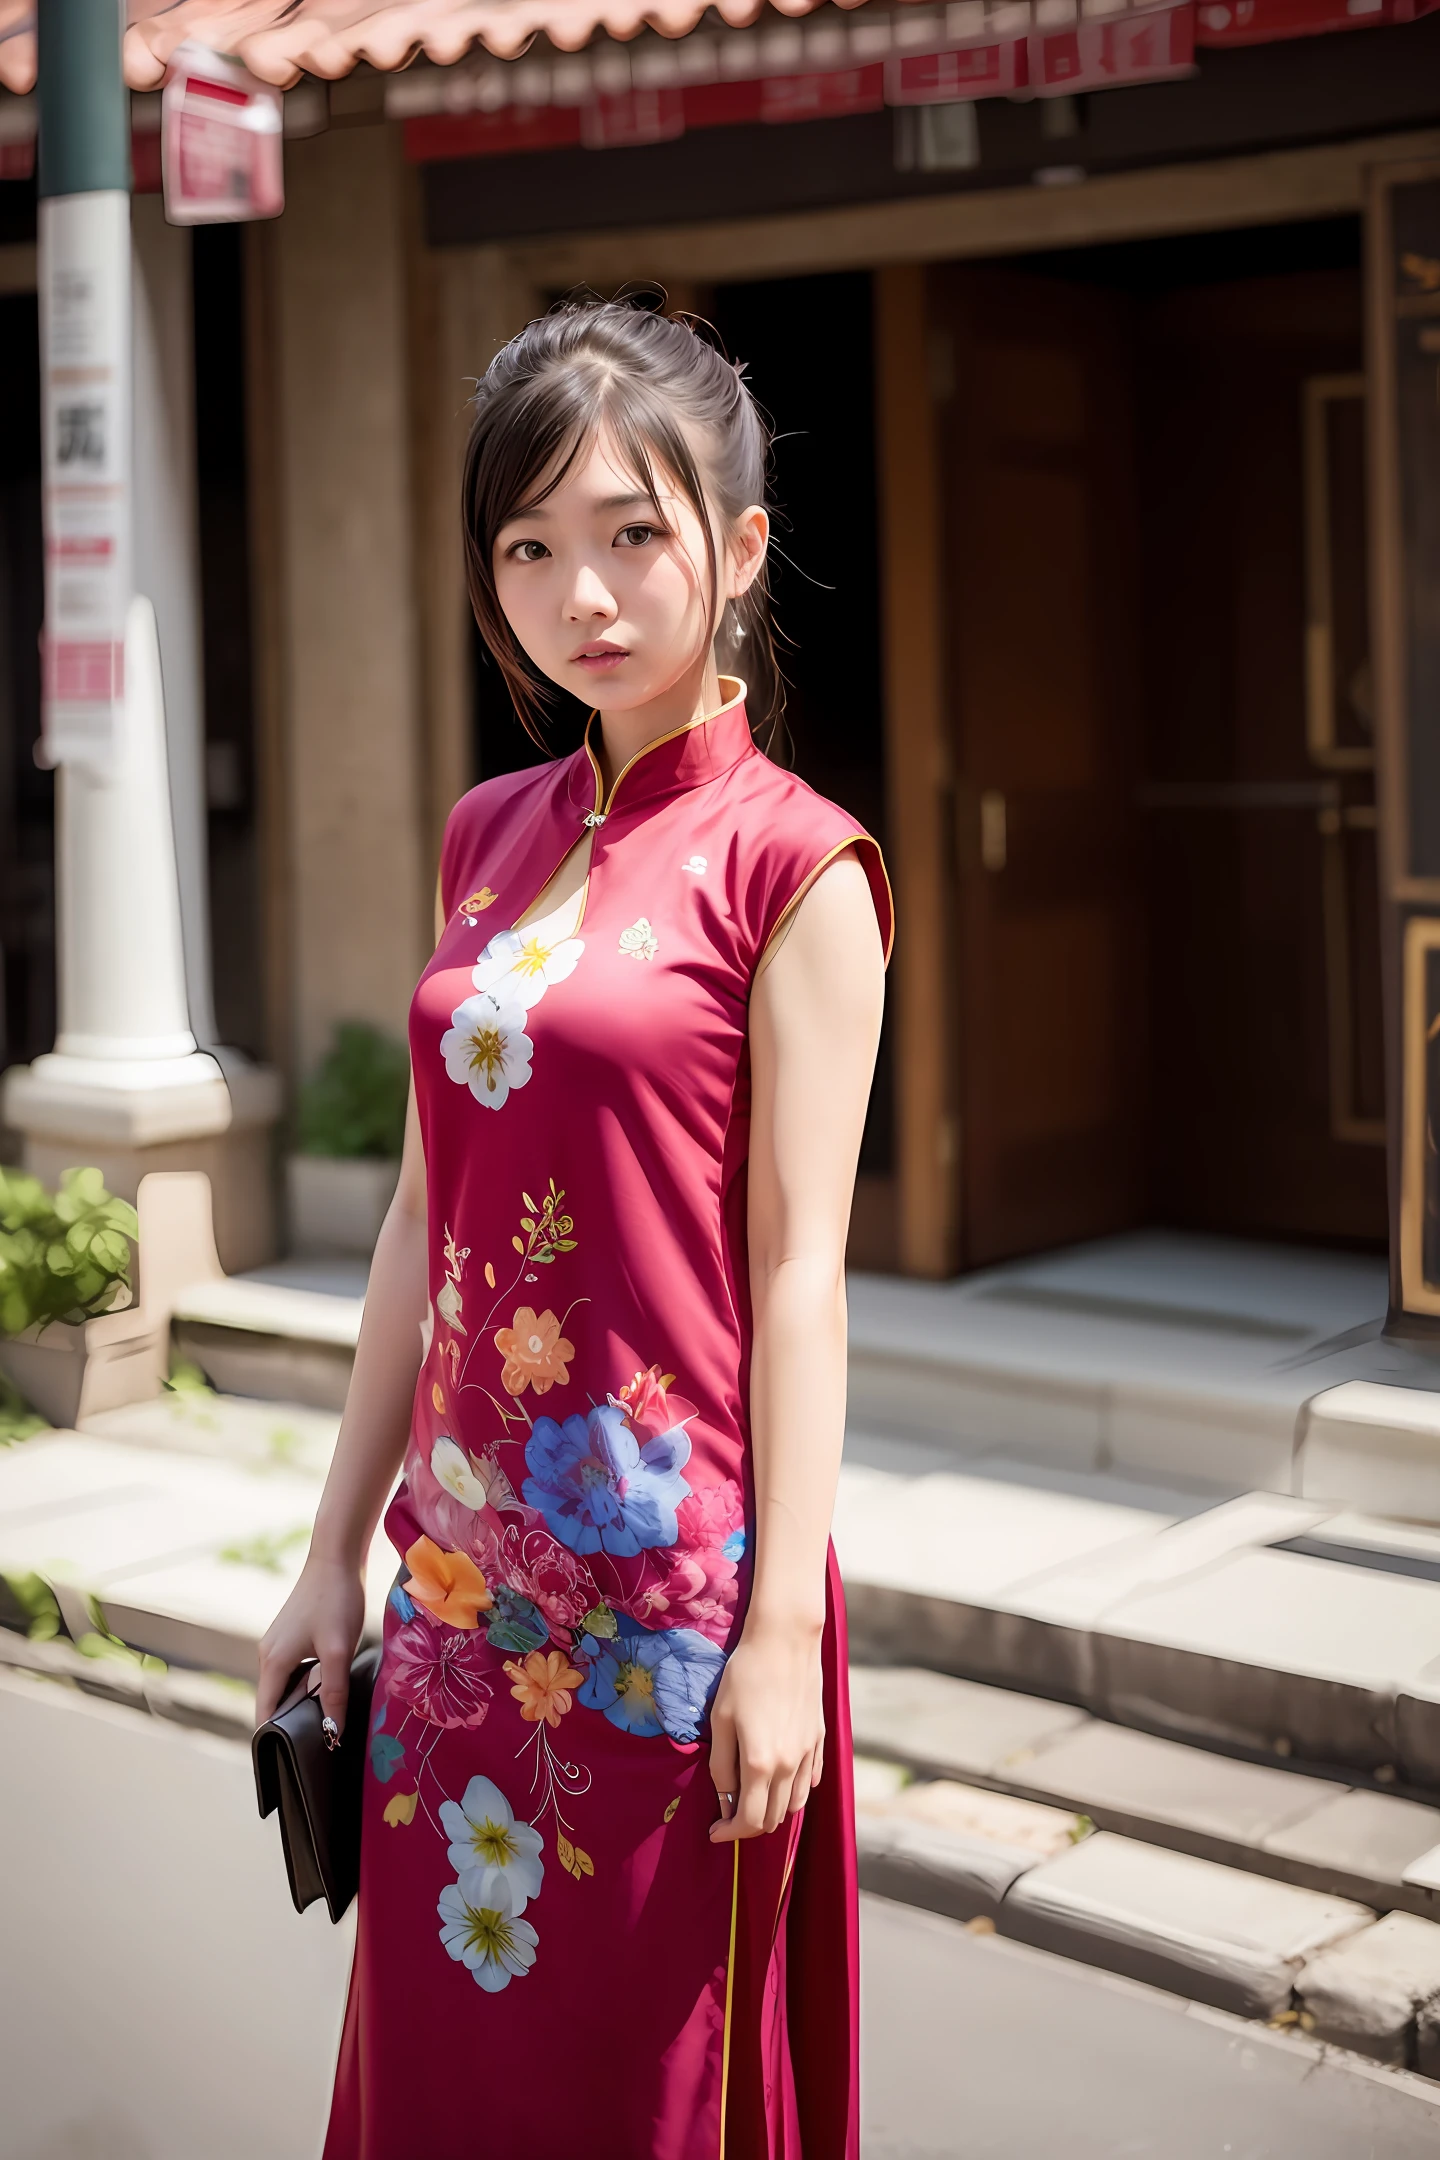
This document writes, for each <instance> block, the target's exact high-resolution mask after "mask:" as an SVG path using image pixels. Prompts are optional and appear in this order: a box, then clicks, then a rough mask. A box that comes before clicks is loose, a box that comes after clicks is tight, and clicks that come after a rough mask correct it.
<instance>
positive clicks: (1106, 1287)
mask: <svg viewBox="0 0 1440 2160" xmlns="http://www.w3.org/2000/svg"><path fill="white" fill-rule="evenodd" d="M1385 1307H1386V1281H1385V1268H1384V1262H1383V1261H1381V1260H1379V1259H1372V1258H1369V1257H1367V1256H1363V1255H1353V1254H1344V1253H1328V1252H1318V1251H1313V1250H1312V1251H1296V1250H1291V1249H1287V1248H1285V1247H1280V1246H1263V1245H1254V1244H1246V1243H1243V1242H1241V1241H1238V1240H1229V1239H1223V1238H1211V1237H1201V1236H1193V1235H1186V1234H1184V1233H1176V1232H1168V1231H1141V1232H1135V1233H1130V1234H1127V1235H1124V1236H1119V1237H1112V1238H1103V1239H1099V1240H1096V1241H1095V1242H1093V1243H1091V1244H1088V1245H1083V1246H1079V1247H1076V1248H1073V1249H1071V1250H1068V1251H1062V1252H1057V1253H1049V1254H1043V1255H1041V1256H1039V1257H1037V1258H1034V1259H1029V1260H1023V1261H1018V1262H1012V1263H1008V1264H1007V1265H1005V1266H1003V1267H997V1268H991V1269H985V1270H981V1271H979V1272H977V1273H975V1274H972V1275H968V1276H964V1277H962V1278H960V1279H959V1280H958V1281H955V1282H947V1283H915V1282H905V1281H901V1280H899V1279H897V1278H894V1277H885V1276H877V1275H856V1276H854V1277H852V1279H851V1284H850V1401H851V1410H852V1415H853V1416H854V1418H855V1421H856V1423H857V1424H858V1425H861V1426H868V1427H873V1428H874V1429H875V1430H878V1431H882V1432H892V1433H904V1434H907V1435H908V1436H910V1437H913V1438H919V1439H928V1440H931V1441H932V1442H936V1443H939V1444H940V1445H942V1446H944V1447H946V1448H947V1449H950V1450H952V1451H953V1452H955V1453H958V1454H960V1455H979V1454H986V1453H989V1452H991V1451H992V1450H995V1449H1000V1450H1003V1451H1005V1452H1013V1453H1016V1454H1019V1455H1021V1456H1023V1457H1026V1458H1028V1459H1030V1460H1032V1461H1040V1462H1047V1463H1050V1464H1052V1465H1056V1466H1060V1467H1064V1468H1067V1469H1072V1470H1080V1471H1094V1470H1099V1469H1101V1468H1106V1467H1109V1468H1118V1469H1120V1470H1122V1471H1124V1472H1126V1473H1127V1474H1129V1475H1132V1476H1136V1477H1142V1478H1159V1479H1163V1480H1167V1481H1173V1480H1205V1481H1208V1482H1209V1483H1211V1484H1212V1485H1216V1486H1220V1487H1228V1488H1229V1489H1231V1490H1232V1491H1233V1490H1236V1489H1241V1490H1243V1489H1245V1488H1248V1487H1252V1486H1262V1487H1266V1488H1269V1489H1272V1490H1275V1491H1281V1492H1290V1491H1294V1492H1302V1493H1303V1492H1306V1491H1308V1490H1310V1487H1309V1485H1308V1484H1307V1482H1306V1481H1305V1477H1304V1465H1303V1463H1299V1462H1297V1458H1296V1440H1297V1425H1298V1423H1299V1421H1300V1419H1301V1416H1302V1412H1303V1410H1304V1407H1305V1405H1306V1403H1307V1402H1308V1401H1309V1399H1310V1398H1311V1397H1313V1396H1314V1395H1316V1394H1317V1393H1319V1392H1320V1391H1322V1390H1323V1389H1326V1388H1328V1387H1331V1386H1333V1385H1335V1384H1337V1383H1340V1382H1344V1381H1346V1380H1349V1379H1352V1378H1364V1379H1370V1380H1382V1381H1383V1380H1388V1379H1390V1378H1392V1377H1397V1376H1400V1375H1402V1374H1403V1375H1404V1376H1405V1377H1410V1376H1411V1367H1412V1365H1414V1366H1415V1367H1416V1369H1417V1370H1420V1371H1425V1370H1427V1368H1424V1367H1423V1362H1417V1361H1416V1360H1414V1358H1413V1356H1412V1354H1411V1353H1409V1352H1407V1351H1405V1350H1404V1349H1402V1348H1400V1347H1399V1346H1394V1345H1377V1343H1376V1342H1375V1340H1374V1338H1375V1337H1378V1335H1379V1330H1380V1325H1381V1323H1382V1321H1383V1319H1384V1315H1385ZM1428 1377H1429V1379H1430V1381H1431V1382H1432V1383H1433V1382H1434V1381H1435V1379H1436V1378H1437V1377H1440V1375H1437V1374H1436V1373H1435V1372H1434V1371H1433V1370H1429V1371H1428ZM1418 1384H1420V1385H1424V1384H1425V1381H1424V1379H1421V1380H1420V1381H1419V1383H1418ZM1319 1489H1320V1490H1321V1491H1322V1492H1326V1493H1328V1492H1330V1491H1332V1490H1333V1488H1332V1487H1326V1486H1323V1485H1322V1486H1321V1487H1320V1488H1319ZM1341 1492H1342V1496H1343V1497H1346V1498H1350V1499H1352V1500H1354V1501H1355V1502H1357V1503H1360V1502H1362V1501H1363V1500H1364V1496H1363V1495H1361V1494H1358V1493H1355V1494H1351V1493H1349V1492H1348V1491H1346V1490H1345V1488H1343V1487H1342V1488H1341ZM1428 1497H1429V1498H1430V1499H1432V1500H1433V1501H1434V1502H1435V1505H1436V1516H1437V1519H1440V1452H1437V1454H1436V1457H1435V1475H1434V1477H1433V1479H1432V1485H1431V1490H1430V1492H1429V1495H1428ZM1366 1504H1374V1503H1373V1502H1370V1503H1366Z"/></svg>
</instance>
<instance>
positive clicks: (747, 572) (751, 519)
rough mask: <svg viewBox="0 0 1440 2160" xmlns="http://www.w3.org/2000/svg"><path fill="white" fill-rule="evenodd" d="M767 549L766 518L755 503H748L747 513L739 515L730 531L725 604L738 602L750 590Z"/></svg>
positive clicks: (768, 534)
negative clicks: (726, 602) (730, 601)
mask: <svg viewBox="0 0 1440 2160" xmlns="http://www.w3.org/2000/svg"><path fill="white" fill-rule="evenodd" d="M769 545H770V514H769V512H768V511H767V510H764V509H762V508H761V506H760V504H759V503H751V505H750V507H749V509H748V510H742V511H741V513H740V515H739V517H738V518H737V519H736V520H735V523H734V525H733V527H732V528H731V533H730V545H729V549H728V556H729V564H730V579H729V590H728V591H727V593H726V595H725V597H726V599H727V600H738V599H739V598H740V595H741V594H742V593H743V592H748V591H749V590H750V587H751V586H752V585H753V584H754V582H755V580H756V578H757V577H759V575H760V572H761V569H762V568H763V567H764V562H765V551H766V549H767V548H768V547H769Z"/></svg>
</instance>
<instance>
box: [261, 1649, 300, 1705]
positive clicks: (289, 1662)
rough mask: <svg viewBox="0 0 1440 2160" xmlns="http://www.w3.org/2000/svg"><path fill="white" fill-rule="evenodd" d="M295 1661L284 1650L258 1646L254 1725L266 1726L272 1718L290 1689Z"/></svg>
mask: <svg viewBox="0 0 1440 2160" xmlns="http://www.w3.org/2000/svg"><path fill="white" fill-rule="evenodd" d="M294 1669H295V1660H294V1659H293V1658H292V1657H290V1656H289V1655H288V1654H287V1653H286V1652H285V1651H284V1650H281V1649H278V1648H277V1649H271V1648H270V1647H269V1645H268V1644H266V1643H263V1642H262V1643H261V1645H260V1677H259V1681H258V1683H257V1685H256V1689H255V1723H256V1724H257V1725H264V1724H266V1723H267V1722H268V1721H269V1719H271V1718H272V1717H274V1715H275V1712H276V1711H277V1710H278V1709H279V1707H280V1705H281V1703H282V1702H283V1701H284V1700H285V1697H286V1695H287V1694H288V1693H289V1689H290V1675H291V1673H292V1672H293V1671H294Z"/></svg>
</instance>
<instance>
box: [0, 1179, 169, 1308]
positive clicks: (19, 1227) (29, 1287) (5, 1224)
mask: <svg viewBox="0 0 1440 2160" xmlns="http://www.w3.org/2000/svg"><path fill="white" fill-rule="evenodd" d="M139 1235H140V1224H139V1221H138V1219H137V1217H136V1214H135V1210H134V1208H133V1207H131V1205H130V1203H129V1201H128V1200H117V1199H115V1198H114V1196H113V1195H112V1194H111V1193H108V1192H107V1191H106V1190H105V1180H104V1178H103V1177H102V1176H101V1175H100V1172H99V1171H98V1170H66V1171H64V1172H63V1173H62V1174H61V1178H60V1190H59V1192H58V1193H55V1194H54V1195H53V1196H52V1195H51V1194H50V1193H47V1192H46V1190H45V1188H44V1186H43V1185H42V1184H41V1183H40V1180H39V1178H35V1177H30V1176H28V1175H27V1174H26V1173H25V1172H24V1171H23V1170H3V1169H0V1335H23V1334H24V1333H25V1331H26V1329H27V1328H33V1327H40V1328H44V1327H48V1326H49V1325H50V1323H51V1322H52V1321H54V1320H63V1321H67V1322H68V1323H69V1324H70V1325H71V1326H75V1325H76V1324H78V1323H79V1322H80V1321H82V1320H93V1319H95V1318H96V1317H97V1315H99V1314H100V1313H107V1312H115V1311H116V1310H117V1309H118V1308H119V1307H120V1306H122V1305H128V1304H129V1302H130V1259H131V1250H132V1244H133V1241H134V1240H135V1239H137V1238H138V1237H139Z"/></svg>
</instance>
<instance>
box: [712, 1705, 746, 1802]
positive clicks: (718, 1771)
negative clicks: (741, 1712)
mask: <svg viewBox="0 0 1440 2160" xmlns="http://www.w3.org/2000/svg"><path fill="white" fill-rule="evenodd" d="M710 1776H711V1779H712V1780H713V1782H714V1786H715V1793H716V1797H717V1799H718V1800H719V1803H720V1823H728V1822H729V1821H730V1820H731V1819H732V1817H733V1816H734V1813H735V1804H736V1801H737V1799H738V1797H739V1792H740V1750H739V1748H738V1747H737V1745H736V1741H735V1727H734V1725H733V1723H732V1722H731V1720H730V1719H729V1718H728V1717H726V1716H724V1715H723V1714H721V1715H719V1716H717V1717H715V1718H713V1719H712V1721H711V1732H710ZM715 1827H716V1828H717V1829H718V1828H719V1827H720V1825H719V1824H716V1826H715Z"/></svg>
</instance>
